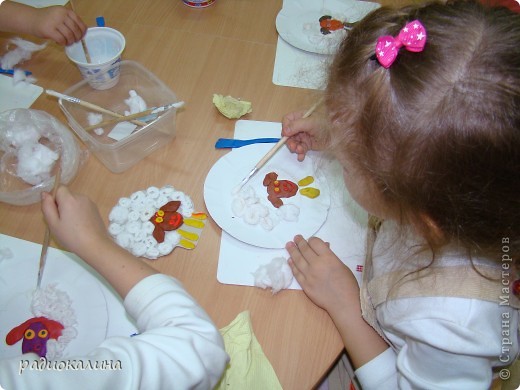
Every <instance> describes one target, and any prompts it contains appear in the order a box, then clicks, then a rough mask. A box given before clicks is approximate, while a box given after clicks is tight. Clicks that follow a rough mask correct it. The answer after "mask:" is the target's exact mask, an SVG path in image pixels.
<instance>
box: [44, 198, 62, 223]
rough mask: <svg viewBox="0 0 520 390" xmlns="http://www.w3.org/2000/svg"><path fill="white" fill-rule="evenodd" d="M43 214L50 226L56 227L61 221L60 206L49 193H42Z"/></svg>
mask: <svg viewBox="0 0 520 390" xmlns="http://www.w3.org/2000/svg"><path fill="white" fill-rule="evenodd" d="M41 207H42V213H43V216H44V217H45V221H47V224H48V225H51V226H52V225H54V224H56V222H58V221H59V219H60V213H59V211H58V205H57V204H56V201H55V199H54V197H53V196H52V195H51V194H49V193H48V192H42V205H41Z"/></svg>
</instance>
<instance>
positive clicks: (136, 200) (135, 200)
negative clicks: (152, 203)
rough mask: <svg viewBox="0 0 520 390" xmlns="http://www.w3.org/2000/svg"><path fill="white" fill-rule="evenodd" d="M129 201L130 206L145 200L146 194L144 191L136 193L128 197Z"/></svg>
mask: <svg viewBox="0 0 520 390" xmlns="http://www.w3.org/2000/svg"><path fill="white" fill-rule="evenodd" d="M130 200H131V201H132V204H134V203H139V202H141V201H143V200H146V193H145V192H144V191H136V192H134V193H133V194H132V195H130Z"/></svg>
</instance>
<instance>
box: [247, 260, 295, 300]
mask: <svg viewBox="0 0 520 390" xmlns="http://www.w3.org/2000/svg"><path fill="white" fill-rule="evenodd" d="M253 276H254V279H255V286H256V287H260V288H263V289H265V288H268V287H270V288H271V291H272V293H273V294H276V293H277V292H278V291H280V290H281V289H284V288H287V287H289V286H290V285H291V282H292V280H293V274H292V271H291V267H289V264H287V260H286V259H284V258H283V257H275V258H274V259H273V260H271V262H270V263H268V264H265V265H261V266H259V267H258V269H257V270H256V271H255V272H253Z"/></svg>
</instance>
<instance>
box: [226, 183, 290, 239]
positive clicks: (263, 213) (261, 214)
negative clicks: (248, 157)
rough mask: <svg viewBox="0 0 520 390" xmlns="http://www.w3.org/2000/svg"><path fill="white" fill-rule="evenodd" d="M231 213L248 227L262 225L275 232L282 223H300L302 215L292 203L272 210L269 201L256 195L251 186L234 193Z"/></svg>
mask: <svg viewBox="0 0 520 390" xmlns="http://www.w3.org/2000/svg"><path fill="white" fill-rule="evenodd" d="M231 211H232V212H233V215H235V216H236V217H239V218H242V220H243V221H244V222H245V223H247V224H248V225H260V226H261V227H262V228H263V229H264V230H266V231H271V230H273V229H274V227H275V226H276V225H278V224H279V223H280V221H287V222H298V218H299V215H300V208H299V207H298V206H296V205H294V204H291V203H285V204H283V205H282V206H280V207H279V208H278V209H276V210H272V207H271V206H270V205H269V204H268V203H267V201H265V200H264V199H263V198H260V197H258V196H257V195H256V192H255V190H254V189H253V187H251V186H245V187H244V188H242V189H241V190H240V191H238V192H235V191H234V192H233V200H232V203H231Z"/></svg>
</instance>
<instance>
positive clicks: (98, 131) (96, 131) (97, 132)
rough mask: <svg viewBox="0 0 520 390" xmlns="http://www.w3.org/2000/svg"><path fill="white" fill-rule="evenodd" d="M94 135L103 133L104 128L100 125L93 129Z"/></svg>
mask: <svg viewBox="0 0 520 390" xmlns="http://www.w3.org/2000/svg"><path fill="white" fill-rule="evenodd" d="M93 131H94V133H95V134H96V135H103V134H105V130H103V129H102V128H101V127H98V128H96V129H94V130H93Z"/></svg>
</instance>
